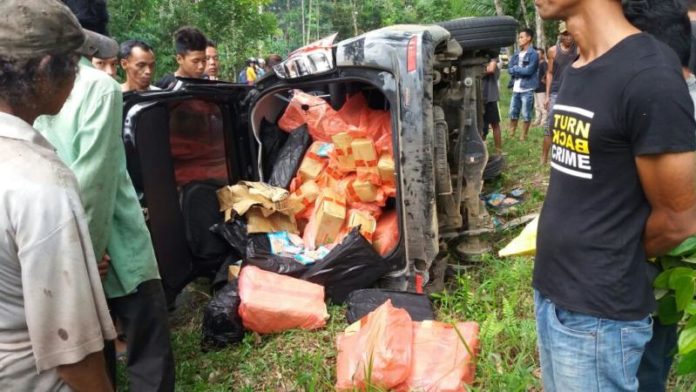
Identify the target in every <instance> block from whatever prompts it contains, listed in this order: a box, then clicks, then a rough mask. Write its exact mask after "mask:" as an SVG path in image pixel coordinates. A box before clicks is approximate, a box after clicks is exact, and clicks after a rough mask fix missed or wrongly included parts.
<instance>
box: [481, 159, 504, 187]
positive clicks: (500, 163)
mask: <svg viewBox="0 0 696 392" xmlns="http://www.w3.org/2000/svg"><path fill="white" fill-rule="evenodd" d="M504 168H505V157H503V156H502V155H491V156H489V157H488V162H486V168H485V169H484V170H483V180H484V181H492V180H495V179H496V178H498V177H499V176H500V175H501V174H502V173H503V169H504Z"/></svg>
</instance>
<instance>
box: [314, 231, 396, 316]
mask: <svg viewBox="0 0 696 392" xmlns="http://www.w3.org/2000/svg"><path fill="white" fill-rule="evenodd" d="M388 271H389V264H388V263H387V262H386V260H385V259H383V258H382V257H381V256H380V255H379V254H377V252H375V250H374V249H373V248H372V245H370V243H369V242H367V240H366V239H365V238H364V237H363V236H362V235H360V232H359V231H358V228H354V229H353V230H352V231H351V232H350V233H349V234H348V235H347V236H346V237H345V238H344V239H343V241H342V242H341V243H340V244H338V245H336V247H334V248H333V249H332V250H331V252H329V254H328V255H327V256H326V257H324V258H323V259H321V260H318V261H317V262H316V263H315V264H314V265H313V266H310V268H309V270H307V271H306V272H305V273H303V274H302V276H301V278H302V279H305V280H308V281H310V282H314V283H318V284H321V285H322V286H324V287H325V290H326V297H327V298H330V299H331V301H332V302H333V303H336V304H341V303H343V302H344V301H345V299H346V298H347V297H348V294H350V293H351V292H352V291H354V290H358V289H364V288H368V287H371V286H372V285H374V284H375V283H376V282H377V280H379V279H380V278H381V277H382V276H383V275H384V274H385V273H387V272H388Z"/></svg>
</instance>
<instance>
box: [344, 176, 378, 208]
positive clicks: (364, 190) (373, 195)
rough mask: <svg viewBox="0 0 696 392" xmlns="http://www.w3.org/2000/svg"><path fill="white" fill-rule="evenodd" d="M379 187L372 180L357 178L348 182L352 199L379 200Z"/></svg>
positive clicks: (349, 194)
mask: <svg viewBox="0 0 696 392" xmlns="http://www.w3.org/2000/svg"><path fill="white" fill-rule="evenodd" d="M378 192H379V188H378V187H376V186H375V185H373V184H372V183H371V182H370V181H366V180H361V179H359V178H358V179H356V180H355V181H353V182H352V183H350V184H348V196H349V197H350V199H351V200H352V201H360V202H363V203H372V202H374V201H376V200H377V197H378V195H379V193H378Z"/></svg>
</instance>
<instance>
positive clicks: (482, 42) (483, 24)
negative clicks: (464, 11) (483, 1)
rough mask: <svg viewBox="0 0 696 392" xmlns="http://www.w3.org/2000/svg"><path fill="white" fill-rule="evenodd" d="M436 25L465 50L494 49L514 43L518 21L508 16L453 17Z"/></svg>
mask: <svg viewBox="0 0 696 392" xmlns="http://www.w3.org/2000/svg"><path fill="white" fill-rule="evenodd" d="M438 25H440V26H442V27H444V28H445V29H447V30H448V31H449V32H450V34H451V35H452V38H454V39H455V40H456V41H457V42H459V44H460V45H461V46H462V48H463V49H464V50H465V51H466V50H477V49H495V48H502V47H505V46H510V45H512V44H514V43H515V39H516V37H517V29H518V28H519V23H518V22H517V20H515V18H513V17H510V16H485V17H468V18H459V19H453V20H450V21H447V22H440V23H438Z"/></svg>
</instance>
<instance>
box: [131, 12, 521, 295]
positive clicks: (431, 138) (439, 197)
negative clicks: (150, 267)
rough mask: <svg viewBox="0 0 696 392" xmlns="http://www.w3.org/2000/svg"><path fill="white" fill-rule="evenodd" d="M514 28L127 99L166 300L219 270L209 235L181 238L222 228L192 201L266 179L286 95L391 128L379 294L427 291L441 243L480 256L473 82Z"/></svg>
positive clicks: (374, 44)
mask: <svg viewBox="0 0 696 392" xmlns="http://www.w3.org/2000/svg"><path fill="white" fill-rule="evenodd" d="M517 27H518V25H517V22H516V21H515V20H514V19H513V18H509V17H482V18H462V19H457V20H453V21H449V22H444V23H441V24H439V25H397V26H390V27H386V28H382V29H379V30H375V31H371V32H368V33H365V34H363V35H360V36H358V37H355V38H350V39H347V40H344V41H341V42H338V43H337V44H335V45H333V46H331V47H330V48H328V49H327V48H325V47H317V48H314V49H313V48H305V49H304V50H299V51H296V52H293V54H292V55H291V56H290V57H289V58H288V59H287V60H286V61H285V62H284V63H283V64H281V65H279V66H276V68H275V72H271V73H269V74H267V75H265V76H264V77H263V78H261V79H260V80H258V81H257V83H256V85H255V86H253V87H250V86H246V85H241V84H231V83H223V82H210V81H194V80H181V81H180V82H179V83H178V85H177V87H176V88H175V89H174V90H171V91H151V92H143V93H129V94H126V96H125V97H124V105H125V107H124V116H125V120H124V128H123V138H124V143H125V145H126V152H127V158H128V170H129V173H130V175H131V177H132V179H133V183H134V185H135V187H136V190H137V191H138V193H139V195H140V196H141V201H142V205H143V208H144V211H146V215H147V219H148V225H149V227H150V232H151V235H152V241H153V244H154V248H155V252H156V255H157V259H158V262H159V266H160V272H161V275H162V280H163V284H164V286H165V291H166V292H167V294H168V296H169V298H170V299H172V298H173V297H175V296H176V294H177V293H178V292H179V291H180V290H181V289H182V288H183V287H184V286H185V285H186V284H188V283H189V282H190V281H191V280H192V279H194V278H195V277H197V276H200V275H204V274H207V273H208V271H211V270H213V269H214V268H215V267H216V265H219V263H218V261H216V260H213V261H212V263H213V264H216V265H207V264H206V263H208V261H207V259H206V254H205V253H206V251H207V249H206V246H205V244H202V243H201V242H202V241H203V240H202V237H203V236H205V235H207V233H196V232H193V231H192V230H191V227H201V225H202V226H203V227H206V226H205V225H208V224H211V223H214V222H215V221H218V220H220V219H221V217H220V212H219V211H216V210H214V209H213V210H212V211H211V210H210V209H209V208H208V209H207V210H204V209H203V208H202V207H201V206H204V205H210V204H211V200H202V199H205V198H206V197H208V198H210V197H213V198H214V193H208V195H212V196H200V195H205V193H200V192H190V190H191V189H192V188H196V187H205V186H208V187H211V188H212V189H215V187H217V186H222V185H226V184H235V183H237V182H238V181H242V180H247V181H264V179H267V178H268V176H269V173H268V168H269V167H270V165H271V164H272V160H273V159H274V157H273V156H269V155H268V154H265V153H264V151H265V150H264V149H265V148H266V150H267V147H265V146H264V145H263V143H264V138H265V137H264V135H262V134H263V133H264V127H268V126H269V125H274V124H275V123H276V122H277V121H278V119H279V117H280V116H281V115H282V114H283V113H284V110H285V109H286V107H287V106H288V102H289V101H290V94H291V92H292V91H293V90H302V91H305V92H308V93H311V94H315V95H319V96H321V97H322V98H324V99H325V100H326V102H327V104H329V105H331V106H332V107H333V108H334V109H339V108H340V107H341V106H342V105H343V103H344V102H345V100H346V97H347V96H349V95H352V94H357V93H362V94H364V95H365V96H366V98H367V101H368V102H369V105H370V106H371V107H372V108H380V109H382V110H387V111H389V113H390V115H391V124H392V144H393V150H394V151H393V156H394V161H395V167H396V170H395V173H396V178H397V186H396V188H397V195H396V198H395V199H394V200H393V201H392V206H391V208H394V209H395V210H396V212H397V216H398V221H399V228H400V232H399V242H398V246H396V247H395V249H394V250H393V251H392V252H391V254H390V255H387V256H385V257H387V259H388V262H389V265H391V271H390V272H389V273H387V274H386V275H385V276H384V277H382V279H381V281H380V285H381V286H383V287H388V288H391V289H397V290H414V289H416V285H417V284H418V285H420V284H421V283H422V284H431V285H432V284H433V283H437V282H434V281H437V280H438V279H442V272H443V266H446V255H447V254H448V253H449V249H448V241H447V239H450V238H460V239H461V235H462V234H463V233H468V234H470V235H466V236H465V238H466V239H465V241H464V242H465V244H464V245H465V246H464V247H462V243H461V241H457V244H458V245H459V248H460V250H461V249H465V250H466V252H471V253H477V252H478V253H481V252H485V251H486V250H487V247H486V245H485V243H484V242H483V241H481V240H480V239H479V238H478V237H477V236H476V235H475V234H476V232H477V231H481V229H483V228H485V227H488V226H489V225H490V219H489V217H488V215H487V213H486V210H485V207H484V205H483V204H482V202H481V200H480V197H479V194H480V192H481V187H482V184H483V180H482V174H483V172H484V168H485V166H486V163H487V161H488V153H487V150H486V146H485V143H484V142H483V140H482V139H481V136H480V135H481V129H482V103H481V99H480V97H481V83H480V81H481V77H482V73H483V68H484V65H485V64H486V63H487V62H488V60H489V58H490V57H491V56H497V54H498V52H499V50H500V48H501V47H504V46H508V45H511V44H512V43H514V41H515V36H516V29H517ZM191 195H194V196H191ZM215 202H216V201H215V200H212V203H215ZM192 221H197V222H198V223H199V224H198V226H196V225H192V224H191V222H192ZM460 253H461V252H460ZM417 282H418V283H417Z"/></svg>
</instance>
